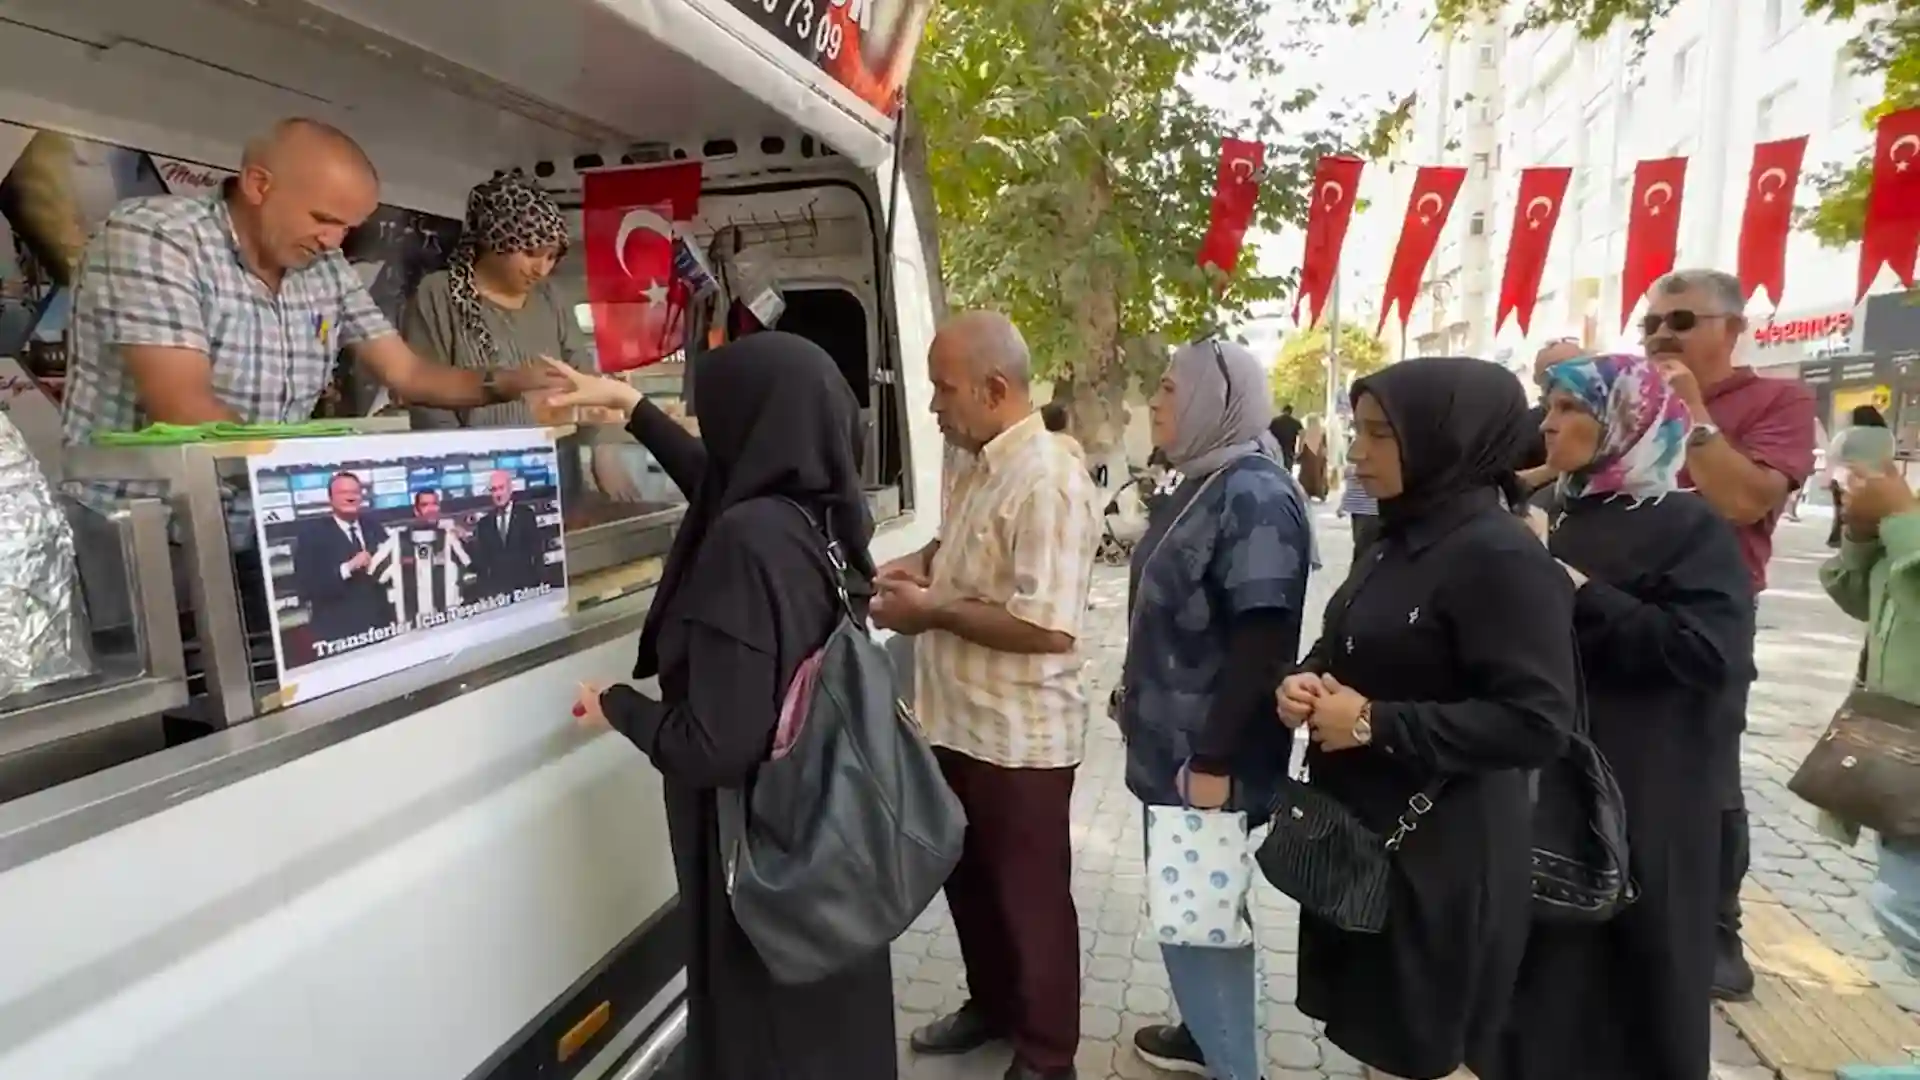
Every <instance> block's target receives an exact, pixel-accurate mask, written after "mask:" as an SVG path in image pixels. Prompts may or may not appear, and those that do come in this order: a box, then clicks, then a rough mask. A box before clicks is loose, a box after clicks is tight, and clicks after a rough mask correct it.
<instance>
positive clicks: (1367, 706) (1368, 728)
mask: <svg viewBox="0 0 1920 1080" xmlns="http://www.w3.org/2000/svg"><path fill="white" fill-rule="evenodd" d="M1353 741H1354V742H1357V743H1359V744H1360V745H1361V746H1371V745H1372V744H1373V702H1371V701H1366V702H1362V703H1361V704H1360V715H1359V716H1357V717H1355V718H1354V721H1353Z"/></svg>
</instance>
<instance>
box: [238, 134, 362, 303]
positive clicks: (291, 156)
mask: <svg viewBox="0 0 1920 1080" xmlns="http://www.w3.org/2000/svg"><path fill="white" fill-rule="evenodd" d="M229 201H230V205H231V206H232V207H233V210H234V223H235V225H236V226H237V227H238V229H239V230H240V232H241V238H242V241H243V243H244V244H245V246H246V247H247V248H248V251H247V255H248V256H249V257H250V259H251V260H252V261H253V262H254V263H255V264H256V265H255V269H256V270H259V271H261V272H262V273H264V274H268V275H277V274H280V273H283V272H285V271H288V270H297V269H299V268H301V267H303V266H306V265H307V264H308V263H311V262H312V261H313V260H314V259H316V258H319V257H320V256H321V255H323V254H325V253H326V252H328V251H335V250H338V249H339V247H340V245H341V244H342V243H343V242H344V241H345V240H346V234H347V230H349V229H351V228H353V227H354V226H356V225H358V224H360V223H361V222H362V221H365V220H366V219H367V217H368V216H369V215H371V214H372V213H373V211H374V210H375V209H376V208H377V207H378V206H379V205H380V176H379V173H378V172H377V171H376V170H375V169H374V167H373V160H372V159H371V158H369V157H368V156H367V152H366V151H365V150H363V149H362V148H361V147H360V144H359V143H356V142H354V141H353V138H352V137H351V136H349V135H348V134H347V133H346V132H344V131H341V130H340V129H339V128H337V127H334V126H333V125H332V124H326V123H322V122H320V121H318V120H306V119H292V120H282V121H280V122H279V123H277V124H275V125H274V126H273V129H272V130H271V131H268V132H267V133H266V134H264V135H261V136H260V137H258V138H256V139H253V140H251V141H249V142H248V143H247V146H246V150H245V152H244V154H243V155H242V156H241V159H240V176H239V181H238V183H237V184H235V185H234V193H233V196H232V198H231V199H230V200H229Z"/></svg>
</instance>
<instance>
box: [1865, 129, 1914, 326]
mask: <svg viewBox="0 0 1920 1080" xmlns="http://www.w3.org/2000/svg"><path fill="white" fill-rule="evenodd" d="M1917 256H1920V109H1902V110H1901V111H1899V112H1894V113H1888V114H1887V115H1885V116H1883V117H1881V118H1880V127H1879V130H1878V132H1877V134H1876V135H1875V137H1874V146H1873V186H1872V187H1871V188H1869V189H1868V191H1867V220H1866V226H1865V228H1863V229H1862V230H1861V232H1860V292H1859V295H1858V296H1856V297H1855V300H1859V299H1860V298H1862V297H1865V296H1866V295H1867V290H1868V289H1870V288H1872V287H1873V279H1874V278H1876V277H1878V276H1879V275H1880V267H1881V266H1883V265H1884V266H1886V267H1887V268H1888V269H1890V270H1892V271H1893V272H1894V274H1895V275H1896V276H1897V277H1899V279H1900V284H1902V285H1905V286H1906V287H1907V288H1909V289H1911V288H1913V265H1914V261H1915V258H1916V257H1917Z"/></svg>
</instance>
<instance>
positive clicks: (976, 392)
mask: <svg viewBox="0 0 1920 1080" xmlns="http://www.w3.org/2000/svg"><path fill="white" fill-rule="evenodd" d="M928 368H929V375H930V376H931V378H932V380H933V411H934V413H935V414H937V415H938V416H939V418H940V429H941V431H942V432H944V433H945V435H946V437H947V441H948V443H949V445H950V446H951V447H953V448H954V450H955V452H954V453H952V454H951V455H950V457H949V460H948V468H947V475H946V477H945V479H944V485H943V486H944V489H945V490H944V493H943V501H944V504H945V506H944V512H943V514H942V517H941V526H940V537H939V539H938V540H936V541H935V542H934V543H932V544H930V545H928V547H927V548H926V549H925V550H923V551H920V552H916V553H914V554H912V555H909V556H907V557H905V558H904V559H900V560H897V561H896V562H893V563H890V564H888V565H887V566H885V567H882V568H881V573H880V576H879V582H878V586H879V588H878V593H879V595H878V596H877V597H876V598H875V601H874V604H873V616H874V621H875V622H876V623H878V624H879V625H880V626H883V627H887V628H889V629H893V630H896V631H898V632H900V633H904V634H913V635H917V641H916V643H915V648H914V702H915V707H916V710H917V712H918V714H919V718H920V723H921V725H922V726H923V727H924V728H925V730H926V733H927V738H928V739H929V740H930V741H931V742H932V743H933V745H934V749H935V753H936V754H937V755H938V756H939V758H940V765H941V769H942V770H943V771H944V773H945V774H946V777H947V782H948V783H949V784H950V785H952V787H953V790H954V794H956V795H957V796H959V798H960V801H961V804H962V805H963V806H964V807H965V808H966V811H967V824H968V829H967V846H966V851H965V853H964V854H963V855H962V856H961V859H960V864H959V865H958V866H957V867H956V868H955V869H954V872H953V876H952V877H951V878H950V879H949V880H948V882H947V889H946V892H947V905H948V907H949V908H950V909H951V910H952V912H953V922H954V928H955V930H956V931H957V932H958V935H959V938H960V952H961V956H962V958H963V959H964V960H965V962H966V966H967V990H968V994H969V998H970V1000H969V1001H968V1002H967V1004H966V1005H965V1006H964V1007H962V1008H961V1009H960V1010H959V1011H958V1012H956V1013H954V1014H952V1015H950V1016H946V1017H943V1018H941V1019H939V1020H936V1021H934V1022H933V1023H931V1024H928V1025H927V1026H926V1027H923V1028H921V1029H920V1030H919V1031H916V1032H914V1033H913V1047H914V1049H915V1050H917V1051H919V1052H921V1053H925V1054H962V1053H966V1052H967V1051H970V1050H973V1049H975V1048H976V1047H980V1046H984V1045H985V1044H987V1043H989V1042H992V1041H995V1040H997V1039H1003V1038H1004V1039H1011V1040H1012V1042H1013V1046H1014V1060H1013V1064H1012V1066H1011V1067H1010V1068H1009V1069H1008V1071H1007V1078H1008V1080H1063V1078H1070V1077H1072V1075H1073V1059H1074V1050H1075V1048H1076V1047H1077V1045H1078V1044H1079V1041H1080V933H1079V921H1078V916H1077V914H1076V912H1075V911H1074V906H1073V896H1072V893H1071V892H1070V891H1069V886H1070V883H1071V875H1072V863H1073V857H1072V842H1071V836H1070V833H1069V827H1068V817H1069V809H1068V803H1069V801H1070V798H1071V796H1072V794H1073V776H1074V769H1075V767H1076V766H1078V765H1079V764H1080V758H1081V753H1082V749H1083V746H1084V743H1085V738H1086V726H1087V697H1086V691H1085V688H1084V686H1083V685H1082V683H1081V677H1080V675H1081V665H1082V657H1081V653H1080V648H1079V637H1080V632H1081V619H1082V617H1083V615H1084V614H1085V612H1086V607H1087V586H1088V583H1089V579H1090V578H1091V577H1092V574H1093V553H1094V547H1095V544H1096V542H1097V541H1098V538H1099V532H1100V519H1099V513H1098V506H1097V497H1098V493H1097V492H1096V491H1095V489H1094V486H1093V481H1092V480H1091V478H1089V476H1088V475H1087V467H1086V462H1085V459H1084V458H1083V456H1082V454H1081V452H1080V448H1079V445H1078V444H1077V443H1075V442H1074V441H1073V440H1071V439H1062V438H1057V437H1055V436H1054V435H1052V434H1051V433H1049V432H1048V430H1047V428H1046V425H1045V423H1044V422H1043V421H1042V418H1041V416H1040V414H1039V413H1038V412H1036V411H1035V410H1034V408H1033V403H1032V400H1031V398H1030V397H1029V395H1028V385H1027V384H1028V368H1029V360H1028V355H1027V347H1026V343H1025V342H1024V341H1023V340H1021V337H1020V333H1019V331H1018V330H1016V329H1015V328H1014V327H1013V324H1012V323H1010V322H1008V321H1007V320H1006V319H1005V318H1004V317H1002V316H999V315H995V314H991V313H987V312H974V313H971V314H967V315H961V316H959V317H957V318H955V319H953V320H952V321H950V322H949V323H948V324H947V325H946V326H944V327H942V328H941V330H940V333H939V335H938V336H936V337H935V339H934V343H933V349H932V352H931V353H930V355H929V358H928Z"/></svg>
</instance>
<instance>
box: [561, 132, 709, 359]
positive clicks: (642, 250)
mask: <svg viewBox="0 0 1920 1080" xmlns="http://www.w3.org/2000/svg"><path fill="white" fill-rule="evenodd" d="M700 175H701V174H700V163H699V162H683V163H677V164H673V165H643V166H636V167H633V168H625V169H602V170H596V171H593V172H589V173H586V174H584V175H583V176H582V178H581V210H580V218H581V221H580V232H581V243H582V245H583V248H584V250H583V251H582V252H581V255H582V257H583V259H584V261H585V262H586V267H587V302H588V303H589V304H591V305H592V309H593V344H594V350H595V351H596V352H597V353H598V354H599V357H600V370H601V371H606V372H616V371H628V370H631V369H633V368H637V367H644V366H646V365H647V364H652V363H657V362H658V361H660V360H661V359H664V358H665V357H668V356H671V355H673V354H674V353H676V352H679V351H680V349H681V347H682V345H683V344H684V342H683V341H682V338H683V336H684V335H685V329H686V328H685V321H686V320H685V315H686V307H687V299H688V297H689V295H690V290H689V287H688V283H687V282H686V281H685V280H683V279H682V278H681V277H680V276H679V275H676V274H675V273H674V261H673V254H674V231H675V228H676V227H677V226H679V225H683V224H685V223H686V222H690V221H692V220H693V216H694V214H695V212H696V211H697V210H698V209H699V207H700Z"/></svg>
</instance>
